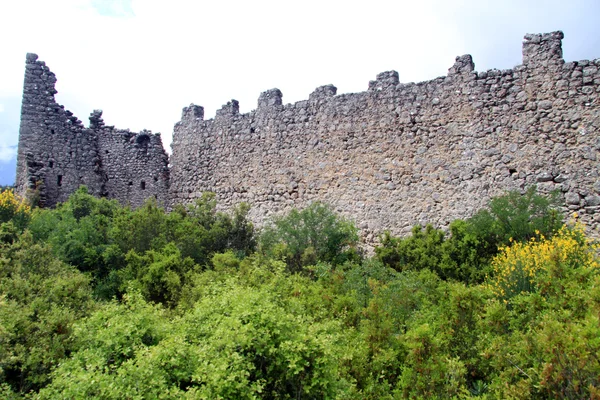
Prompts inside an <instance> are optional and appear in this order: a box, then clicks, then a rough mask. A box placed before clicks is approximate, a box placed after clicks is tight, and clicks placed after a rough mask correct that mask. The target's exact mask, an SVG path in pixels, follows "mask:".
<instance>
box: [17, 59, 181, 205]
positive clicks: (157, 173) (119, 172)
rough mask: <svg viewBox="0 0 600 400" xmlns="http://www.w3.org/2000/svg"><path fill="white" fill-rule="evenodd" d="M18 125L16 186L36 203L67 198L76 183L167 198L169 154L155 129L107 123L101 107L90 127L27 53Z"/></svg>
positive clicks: (103, 192) (104, 192)
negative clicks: (118, 127) (67, 105)
mask: <svg viewBox="0 0 600 400" xmlns="http://www.w3.org/2000/svg"><path fill="white" fill-rule="evenodd" d="M25 68H26V69H25V81H24V85H23V102H22V106H21V126H20V130H19V150H18V156H17V180H16V189H17V192H18V193H20V194H21V195H27V194H28V193H30V192H31V191H37V192H38V193H39V201H40V205H42V206H47V207H51V206H54V205H56V204H57V203H58V202H62V201H65V200H66V199H67V198H68V197H69V195H70V194H71V193H73V192H74V191H75V190H76V189H77V188H78V187H79V186H81V185H86V186H87V187H88V190H89V192H90V193H92V194H93V195H95V196H99V197H100V196H103V197H109V198H115V199H118V200H119V201H120V202H121V203H123V204H130V205H132V206H137V205H140V204H142V203H143V202H144V200H145V199H146V198H148V197H155V198H156V199H157V200H158V201H160V202H163V203H166V202H167V194H168V188H169V170H168V157H167V155H166V153H165V151H164V149H163V146H162V141H161V139H160V135H159V134H155V135H153V134H151V133H150V132H148V131H142V132H140V133H139V134H138V133H133V132H130V131H128V130H116V129H114V128H113V127H110V126H105V124H104V121H103V120H102V111H100V110H95V111H94V112H92V114H91V116H90V124H89V127H87V128H86V127H85V126H84V125H83V123H82V122H81V121H80V120H79V119H78V118H77V117H75V116H74V115H73V113H71V112H70V111H68V110H65V108H64V107H63V106H62V105H60V104H58V103H56V100H55V98H54V95H55V94H56V93H57V92H56V89H55V87H54V85H55V83H56V77H55V75H54V74H53V73H52V72H51V71H50V69H49V68H48V67H47V66H46V65H45V63H44V62H43V61H38V56H37V55H36V54H27V57H26V66H25Z"/></svg>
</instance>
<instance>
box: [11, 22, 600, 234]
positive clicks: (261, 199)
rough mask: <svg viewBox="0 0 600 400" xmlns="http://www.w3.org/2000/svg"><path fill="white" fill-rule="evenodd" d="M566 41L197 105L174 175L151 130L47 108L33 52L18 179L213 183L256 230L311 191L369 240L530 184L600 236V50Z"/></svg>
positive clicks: (120, 192)
mask: <svg viewBox="0 0 600 400" xmlns="http://www.w3.org/2000/svg"><path fill="white" fill-rule="evenodd" d="M562 38H563V34H562V32H553V33H548V34H542V35H540V34H535V35H526V36H525V41H524V42H523V64H522V65H518V66H516V67H515V68H513V69H509V70H502V71H499V70H489V71H484V72H474V69H475V66H474V64H473V60H472V58H471V56H469V55H465V56H461V57H457V58H456V62H455V64H454V65H453V66H452V67H451V68H450V69H449V70H448V75H447V76H443V77H439V78H437V79H433V80H431V81H426V82H420V83H416V84H415V83H408V84H403V83H400V80H399V77H398V73H397V72H395V71H388V72H383V73H381V74H379V75H377V78H376V80H374V81H372V82H369V85H368V90H367V91H366V92H362V93H351V94H342V95H336V91H337V89H336V88H335V87H334V86H333V85H326V86H321V87H319V88H317V89H316V90H315V91H314V92H313V93H312V94H311V95H310V96H309V98H308V100H304V101H299V102H297V103H295V104H287V105H283V102H282V94H281V91H279V90H278V89H271V90H268V91H266V92H264V93H262V94H261V95H260V97H259V99H258V107H257V109H256V110H254V111H252V112H250V113H247V114H240V113H239V104H238V102H237V101H236V100H232V101H231V102H229V103H227V104H226V105H224V106H223V107H222V108H221V109H220V110H218V111H217V113H216V116H215V118H214V119H210V120H204V109H203V108H202V107H200V106H196V105H193V104H192V105H190V106H189V107H186V108H184V109H183V113H182V119H181V121H180V122H178V123H177V124H176V125H175V129H174V135H173V144H172V148H173V155H172V157H171V160H170V161H171V165H172V167H171V169H170V170H169V168H168V159H167V156H166V154H165V152H164V150H163V148H162V144H161V140H160V136H158V135H152V134H150V133H149V132H146V131H143V132H140V133H132V132H129V131H123V130H116V129H114V128H112V127H107V126H105V125H104V122H103V121H102V113H101V111H99V110H96V111H94V112H93V113H92V115H91V116H90V126H89V128H85V127H84V126H83V125H82V123H81V122H80V121H79V120H78V119H77V118H76V117H74V116H73V115H72V114H71V113H70V112H68V111H66V110H64V108H63V107H62V106H60V105H58V104H56V102H55V100H54V94H55V93H56V90H55V89H54V83H55V81H56V78H55V77H54V74H52V73H51V72H50V71H49V70H48V68H47V67H46V66H45V65H44V63H43V62H40V61H37V56H36V55H34V54H29V55H27V65H26V74H25V85H24V91H23V111H22V117H21V118H22V120H21V131H20V139H19V156H18V167H17V168H18V170H17V187H18V190H19V191H20V192H21V193H24V192H25V191H26V190H27V189H28V188H32V187H35V185H36V184H37V182H42V183H43V186H42V187H41V194H42V201H43V204H45V205H49V206H51V205H54V204H56V202H58V201H63V200H65V199H66V198H67V196H68V195H69V194H70V193H71V192H73V191H74V190H75V189H76V188H77V187H78V186H79V185H80V184H86V185H88V187H89V188H90V190H91V192H92V193H94V194H96V195H99V196H108V197H112V198H117V199H119V200H120V201H121V202H123V203H129V204H132V205H134V206H136V205H139V204H141V202H142V201H143V199H144V198H146V197H149V196H156V197H157V199H158V200H159V201H163V202H165V203H167V204H174V203H180V202H189V201H192V200H193V199H195V198H198V197H200V196H201V194H202V192H204V191H213V192H215V193H216V194H217V196H218V200H219V202H220V203H219V204H220V207H222V208H229V207H231V206H233V205H235V204H237V203H239V202H242V201H247V202H249V203H250V204H251V205H252V209H251V217H252V219H253V220H254V221H255V222H256V223H258V224H259V225H260V224H262V223H263V221H264V220H265V218H267V217H269V216H270V215H273V214H274V213H280V212H283V211H285V210H288V209H289V208H291V207H303V206H305V205H307V204H308V203H310V202H311V201H314V200H321V201H325V202H328V203H330V204H332V205H333V206H334V207H335V209H336V210H338V211H340V212H341V213H343V214H345V215H347V216H350V217H351V218H353V219H354V220H355V221H356V222H357V225H358V226H359V227H360V228H361V230H362V231H363V233H364V235H365V237H366V239H367V240H368V241H371V240H374V239H375V238H376V235H377V234H378V233H380V232H381V231H383V230H385V229H389V230H391V231H392V232H393V233H395V234H404V233H407V232H409V230H410V228H411V227H412V226H413V225H415V224H425V223H432V224H434V225H435V226H437V227H444V226H447V225H448V223H449V222H450V221H452V220H453V219H455V218H465V217H468V216H469V215H471V214H472V213H473V212H474V211H476V210H478V209H479V208H481V207H483V206H484V205H485V204H486V203H487V201H488V200H489V198H490V197H491V196H495V195H499V194H502V193H503V192H505V191H506V190H510V189H520V190H524V189H525V188H527V187H529V186H531V185H534V184H536V185H537V186H538V187H539V188H540V189H541V190H542V191H544V192H548V191H551V190H554V189H558V190H560V191H561V192H562V193H563V194H564V207H563V210H564V211H565V213H572V212H574V211H577V212H578V214H579V215H580V218H581V219H582V220H583V221H584V222H585V223H586V224H587V225H588V227H590V228H591V229H592V232H596V236H597V232H598V227H599V224H600V213H599V212H597V211H598V209H599V208H600V168H599V164H598V156H599V154H598V152H599V151H600V138H599V136H598V131H599V129H600V100H599V99H598V97H599V96H600V59H597V60H594V61H588V60H583V61H578V62H569V63H565V62H564V60H563V58H562V49H561V40H562ZM169 174H170V179H169ZM169 184H170V186H169Z"/></svg>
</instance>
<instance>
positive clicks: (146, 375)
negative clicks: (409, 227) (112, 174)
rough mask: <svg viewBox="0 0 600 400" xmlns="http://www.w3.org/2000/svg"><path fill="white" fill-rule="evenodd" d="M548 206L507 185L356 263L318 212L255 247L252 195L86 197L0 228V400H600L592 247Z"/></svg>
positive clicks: (344, 235) (334, 220)
mask: <svg viewBox="0 0 600 400" xmlns="http://www.w3.org/2000/svg"><path fill="white" fill-rule="evenodd" d="M547 200H548V199H544V198H541V197H539V196H538V195H535V194H533V192H527V193H526V194H525V195H523V196H521V195H516V194H514V193H510V194H508V195H507V196H505V197H503V198H500V199H494V200H492V202H491V203H490V207H489V208H488V209H487V210H485V211H481V212H478V213H476V214H475V215H474V216H473V218H470V219H467V220H464V221H463V220H457V221H453V222H452V223H451V224H450V234H449V235H448V234H447V233H444V232H442V231H440V230H436V229H434V228H433V227H431V226H428V227H425V228H420V227H418V228H415V229H414V230H413V234H412V236H410V237H407V238H404V239H399V238H394V237H392V236H390V235H389V234H388V235H385V236H384V237H383V243H382V246H380V247H379V248H377V249H376V254H377V256H376V257H373V258H366V259H362V258H361V257H358V253H357V251H356V250H355V249H356V245H357V232H356V228H354V227H353V226H352V224H350V223H349V222H348V221H346V220H344V219H343V218H340V217H339V216H337V215H335V214H334V213H333V212H332V211H331V210H330V209H329V208H327V207H326V206H323V205H322V204H313V205H312V206H310V207H309V208H308V209H305V210H302V211H292V212H291V213H290V214H289V215H287V216H284V217H281V218H280V219H277V220H276V221H275V222H274V223H273V225H272V226H270V227H269V228H267V229H265V232H264V233H263V235H262V236H261V238H260V249H261V251H260V252H256V253H254V252H253V249H254V247H255V243H254V228H253V226H252V224H251V223H249V222H248V220H247V215H248V211H249V210H248V206H247V205H241V206H239V207H238V208H237V209H235V210H234V211H233V214H232V215H231V216H229V215H226V214H223V213H219V212H217V211H216V209H217V206H216V202H215V197H214V195H212V194H207V195H205V196H203V197H202V198H201V199H199V200H197V201H196V202H194V203H193V204H190V205H187V206H176V207H175V209H174V210H173V211H171V212H166V211H165V210H163V209H162V208H160V207H159V206H158V205H157V204H156V203H155V202H152V201H150V202H148V203H146V204H145V205H144V206H143V207H141V208H139V209H136V210H131V209H129V208H123V207H121V206H119V205H118V204H117V203H115V202H111V201H107V200H105V199H95V198H93V197H92V196H90V195H89V194H88V193H87V192H86V191H85V189H80V190H79V191H78V192H77V193H75V194H74V195H73V196H72V197H71V198H70V199H69V200H68V201H67V202H65V203H64V204H62V205H59V206H58V207H57V208H56V209H55V210H34V211H33V213H32V218H31V221H30V222H29V225H28V226H29V228H28V229H29V231H28V230H27V229H26V230H25V231H23V227H25V228H26V227H27V223H26V224H24V226H21V227H20V226H17V224H16V222H15V220H14V219H9V220H8V221H7V222H4V223H3V224H0V397H2V398H7V399H13V398H14V399H17V398H39V399H55V398H102V399H121V398H164V399H180V398H236V399H237V398H240V399H244V398H248V399H259V398H261V399H262V398H264V399H285V398H287V399H291V398H340V399H373V400H375V399H401V398H432V399H436V398H437V399H446V398H487V399H504V398H532V399H546V398H600V379H599V377H600V359H599V358H598V354H600V339H598V338H600V319H599V318H600V289H599V288H600V263H599V261H598V257H597V247H596V246H594V245H592V244H590V243H589V242H588V240H587V239H586V238H585V235H584V233H583V232H584V231H583V229H582V228H581V227H578V226H575V227H566V228H562V229H559V230H556V224H558V221H559V220H558V219H557V217H556V215H555V214H553V213H554V212H553V211H552V209H551V203H550V202H549V201H547ZM299 271H302V272H304V273H297V272H299ZM92 290H93V291H94V292H93V293H94V294H95V297H94V296H92Z"/></svg>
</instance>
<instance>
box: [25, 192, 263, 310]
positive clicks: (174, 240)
mask: <svg viewBox="0 0 600 400" xmlns="http://www.w3.org/2000/svg"><path fill="white" fill-rule="evenodd" d="M248 211H249V207H248V205H246V204H241V205H240V206H238V207H237V208H235V209H234V210H233V216H232V217H230V216H229V215H227V214H224V213H219V212H217V211H216V201H215V196H214V194H211V193H206V194H204V195H203V196H202V198H201V199H198V200H196V202H194V203H193V204H189V205H187V206H183V205H180V206H177V207H176V208H175V210H174V211H173V212H171V213H167V212H166V211H165V210H164V209H163V208H162V207H160V206H159V205H158V204H157V203H156V201H155V200H153V199H149V200H148V201H147V202H146V203H145V204H144V205H143V206H142V207H140V208H137V209H135V210H131V209H130V208H127V207H125V208H124V207H121V206H120V205H119V204H118V203H117V202H116V201H114V200H113V201H109V200H106V199H98V198H95V197H93V196H92V195H90V194H89V193H88V191H87V189H86V188H85V187H81V188H80V189H79V190H77V191H76V192H75V193H74V194H73V195H71V197H70V198H69V200H68V201H67V202H65V203H63V204H60V205H59V206H58V207H57V208H56V209H54V210H48V209H43V210H42V209H37V210H35V212H34V215H33V218H32V221H31V223H30V224H29V229H30V230H31V232H32V234H33V236H34V238H35V239H36V240H37V241H43V242H47V243H49V244H50V245H51V248H52V250H53V252H54V254H55V255H56V256H57V257H58V258H60V259H61V260H63V261H64V262H66V263H69V264H71V265H74V266H76V267H77V268H78V269H79V270H81V271H83V272H89V273H90V274H91V275H92V277H93V282H94V287H95V294H96V295H97V296H98V297H99V298H103V299H110V298H112V297H120V296H121V295H122V294H123V290H124V289H125V288H126V287H128V286H129V283H128V279H133V280H135V282H133V283H132V284H134V285H140V282H141V280H140V279H141V278H140V275H139V273H138V272H133V271H132V269H133V270H135V269H136V268H138V267H137V266H139V265H141V264H140V263H141V261H139V259H136V258H135V257H134V256H133V255H129V256H127V255H128V254H129V253H130V252H133V253H132V254H135V255H137V256H139V257H142V258H143V257H144V254H145V253H146V252H150V254H149V255H148V257H149V258H156V257H157V254H159V253H163V252H165V251H166V250H165V249H168V250H167V253H168V254H169V257H170V255H171V254H172V252H173V246H174V248H176V249H177V250H178V252H179V256H177V257H180V258H181V260H186V259H187V258H190V259H191V260H193V261H194V262H195V263H196V264H198V265H207V264H209V262H210V259H211V257H212V255H213V254H214V253H217V252H224V251H226V250H228V249H229V250H231V251H235V252H236V253H237V254H238V255H239V256H240V257H243V256H244V255H246V254H250V253H251V252H252V251H253V250H254V247H255V239H254V227H253V225H252V223H250V222H249V221H248V218H247V215H248ZM135 260H138V261H137V264H135V263H134V261H135ZM132 263H134V264H135V265H133V264H132ZM142 264H143V263H142ZM146 264H147V265H153V266H154V267H156V268H158V265H159V264H160V263H158V264H157V263H153V262H148V263H146ZM136 265H137V266H136ZM161 265H162V264H161ZM124 268H126V269H127V271H124V272H122V271H121V270H123V269H124ZM190 269H191V267H190V265H189V263H188V262H187V261H186V262H185V263H183V264H182V265H180V266H175V264H172V265H171V267H170V268H167V270H164V271H163V270H162V269H160V268H159V270H158V271H155V273H156V274H158V275H160V274H162V272H165V273H166V274H167V275H169V277H168V278H165V277H161V278H156V279H150V281H152V282H153V283H152V284H151V283H150V281H149V280H148V276H146V281H145V282H146V283H145V284H143V285H142V286H144V287H146V288H148V287H149V286H148V285H150V286H152V285H156V284H158V281H161V280H162V282H163V283H162V285H167V286H168V287H170V288H171V290H170V295H168V296H167V297H169V298H171V300H167V298H166V297H164V296H166V293H164V290H159V292H163V293H162V294H160V295H159V294H158V292H156V291H155V290H150V291H148V290H142V292H143V293H144V294H145V295H147V296H150V297H148V299H151V300H154V301H168V302H170V303H171V304H172V303H173V301H174V300H172V299H173V296H177V295H176V293H175V292H173V290H175V287H180V284H178V283H177V282H178V281H179V282H183V281H184V280H185V277H184V276H183V275H182V274H185V273H187V271H189V270H190ZM160 271H162V272H160ZM167 281H168V282H170V283H169V284H167V283H166V282H167ZM182 284H183V283H181V285H182ZM140 288H141V287H140ZM151 293H152V295H151Z"/></svg>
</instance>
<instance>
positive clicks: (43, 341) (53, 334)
mask: <svg viewBox="0 0 600 400" xmlns="http://www.w3.org/2000/svg"><path fill="white" fill-rule="evenodd" d="M93 308H94V303H93V301H92V298H91V290H90V286H89V279H88V278H87V277H86V276H84V275H83V274H81V273H80V272H78V271H77V270H76V269H74V268H73V267H71V266H68V265H65V264H64V263H62V262H60V261H59V260H57V259H55V258H54V257H53V256H52V253H51V252H50V250H49V249H48V247H47V246H44V245H39V244H35V243H33V240H32V238H31V236H30V235H29V234H24V235H22V236H21V237H19V239H18V240H17V241H15V242H14V243H12V244H4V245H0V383H5V384H7V385H9V386H10V387H11V388H12V390H13V391H14V392H22V393H26V392H29V391H32V390H37V389H39V388H40V387H42V386H44V385H45V384H46V383H47V382H48V380H49V376H48V373H49V372H50V370H51V369H52V368H53V367H55V366H56V365H58V363H59V362H60V360H61V359H62V358H64V357H66V356H67V355H68V354H69V352H70V351H71V342H70V335H71V332H72V329H73V324H74V323H75V321H77V320H78V319H79V318H81V317H82V316H84V315H85V314H86V313H87V312H89V311H90V310H92V309H93ZM6 388H8V386H6ZM3 390H4V389H3Z"/></svg>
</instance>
